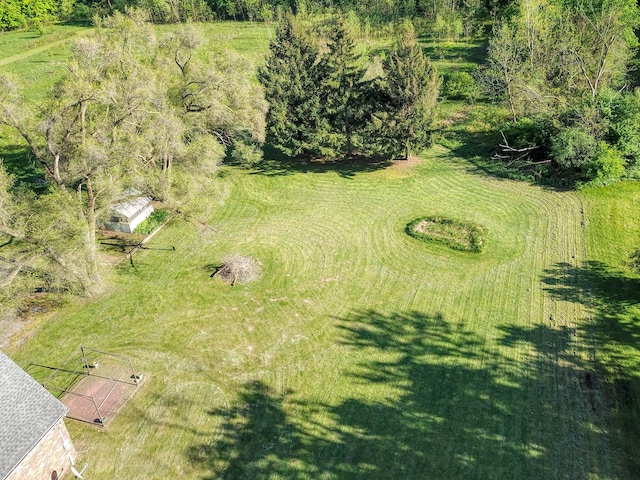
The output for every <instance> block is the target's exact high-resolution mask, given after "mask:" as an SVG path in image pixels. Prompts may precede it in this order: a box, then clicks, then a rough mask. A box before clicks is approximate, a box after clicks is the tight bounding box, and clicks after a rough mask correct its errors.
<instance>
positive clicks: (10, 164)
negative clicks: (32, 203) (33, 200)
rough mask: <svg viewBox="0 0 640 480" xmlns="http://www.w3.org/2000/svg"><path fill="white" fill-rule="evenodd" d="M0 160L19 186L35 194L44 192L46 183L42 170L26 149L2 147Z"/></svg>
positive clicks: (11, 146)
mask: <svg viewBox="0 0 640 480" xmlns="http://www.w3.org/2000/svg"><path fill="white" fill-rule="evenodd" d="M0 160H1V161H2V165H3V166H4V168H5V169H6V170H7V172H8V173H9V174H11V175H13V176H14V177H15V179H16V180H17V181H18V182H19V183H20V184H22V185H25V186H28V187H29V188H31V189H32V190H34V191H36V192H41V191H44V190H46V188H47V182H46V180H45V177H44V175H43V173H42V169H41V168H40V165H39V164H38V162H37V161H36V160H35V159H34V158H33V155H32V154H31V153H30V151H29V149H28V148H27V147H23V146H19V145H4V146H2V148H0Z"/></svg>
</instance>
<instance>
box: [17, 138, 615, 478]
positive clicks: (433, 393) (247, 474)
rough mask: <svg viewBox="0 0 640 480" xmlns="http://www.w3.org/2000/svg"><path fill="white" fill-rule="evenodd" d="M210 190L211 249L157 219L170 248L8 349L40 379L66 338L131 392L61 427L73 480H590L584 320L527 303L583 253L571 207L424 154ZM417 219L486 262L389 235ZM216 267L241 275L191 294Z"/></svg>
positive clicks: (163, 244)
mask: <svg viewBox="0 0 640 480" xmlns="http://www.w3.org/2000/svg"><path fill="white" fill-rule="evenodd" d="M225 182H229V183H230V184H232V185H233V190H232V194H231V197H230V198H228V199H227V201H226V203H225V205H224V206H221V207H220V209H219V211H218V212H217V213H216V214H215V215H214V217H213V218H211V220H210V222H209V224H210V226H211V227H213V228H215V229H216V231H215V232H214V231H211V230H207V229H204V230H198V229H197V228H196V227H194V226H192V225H190V224H184V223H180V222H177V223H174V224H170V225H169V226H168V227H167V228H166V229H165V230H163V231H161V232H160V233H159V234H158V235H157V236H156V237H154V239H153V241H152V242H151V245H150V246H152V247H157V248H167V247H172V246H175V247H176V250H175V252H174V251H165V250H147V251H142V252H138V253H136V255H135V257H134V260H135V268H133V267H131V266H130V265H123V266H122V267H121V268H120V269H118V270H117V272H116V273H115V277H114V278H113V279H112V282H113V285H112V288H111V290H110V292H109V293H107V294H105V295H104V296H102V297H101V298H98V299H95V300H94V301H91V302H88V303H87V304H85V305H78V306H72V307H69V308H67V309H65V310H64V311H62V312H60V314H59V315H57V316H56V318H55V319H53V320H52V321H50V322H48V323H47V324H46V325H44V326H43V328H42V330H41V331H39V332H38V333H37V334H36V335H35V336H34V337H33V339H32V340H30V341H29V342H28V343H27V344H26V345H25V346H24V347H23V348H21V349H20V351H19V352H17V354H16V359H17V360H18V361H19V362H20V363H21V364H23V365H24V364H27V363H29V362H32V361H34V362H37V363H42V362H49V363H56V362H57V361H62V360H63V359H64V358H66V356H67V355H68V354H69V352H70V351H71V350H73V349H75V348H77V346H78V345H79V344H80V343H84V344H86V345H90V346H93V347H94V348H99V349H104V350H108V351H113V352H116V353H121V354H126V355H130V356H131V357H132V358H133V359H134V362H135V365H136V367H137V368H138V369H140V370H141V371H142V372H144V374H145V375H146V376H147V379H146V380H145V385H144V386H143V387H142V388H141V389H140V391H139V392H138V393H136V395H135V397H134V399H133V400H132V401H131V402H130V403H129V404H128V405H127V406H126V407H125V408H124V410H123V411H122V413H121V415H120V417H119V418H118V419H117V420H116V421H115V422H113V423H112V424H111V425H110V426H109V427H108V428H107V429H106V430H105V431H99V430H97V429H93V428H90V427H87V426H86V425H78V424H75V423H71V424H70V425H69V426H70V429H71V432H72V436H73V438H74V439H75V442H76V445H77V447H78V448H79V450H80V452H81V454H82V459H81V460H80V461H85V460H86V461H88V462H89V463H90V471H91V478H94V479H100V478H105V479H106V478H114V477H115V478H130V479H143V478H158V476H159V475H160V476H163V477H164V478H169V477H171V476H176V475H185V476H187V477H189V478H218V476H225V477H228V478H363V479H364V478H379V479H384V478H389V479H392V478H415V479H418V478H424V475H425V472H429V478H433V479H450V478H477V479H481V478H482V479H485V478H500V479H508V478H513V479H522V478H531V479H539V478H612V468H613V467H612V464H611V462H612V460H613V459H612V458H611V456H610V453H609V450H608V443H607V436H606V435H604V433H603V425H602V423H601V419H600V418H599V416H598V414H597V413H598V412H599V410H598V409H599V403H598V402H599V401H600V400H599V399H598V398H597V396H596V395H591V396H590V393H589V392H588V391H586V390H585V389H587V390H588V388H587V387H586V386H585V385H584V382H583V380H582V379H583V377H584V374H585V371H587V370H588V369H589V365H588V362H587V359H588V347H589V341H588V339H587V338H585V335H584V331H583V327H584V322H585V320H586V319H587V318H588V317H587V316H586V314H585V308H584V307H583V306H582V305H581V304H580V303H579V302H570V301H565V299H564V298H563V297H562V295H553V294H552V293H551V292H549V291H548V288H547V282H548V278H547V277H548V272H549V271H554V270H555V269H570V268H574V267H578V266H579V265H581V262H582V261H583V260H584V258H585V257H584V255H585V244H584V237H583V235H582V229H581V216H580V211H581V203H580V200H579V198H578V197H577V196H576V195H574V194H571V193H556V192H548V191H544V190H542V189H539V188H536V187H530V186H527V185H524V184H520V183H515V182H510V181H499V180H491V179H487V178H484V177H482V176H480V175H478V174H476V173H474V172H472V171H469V167H468V165H467V164H466V163H464V162H461V161H457V160H455V159H454V158H452V157H451V155H450V153H449V152H448V151H447V150H445V149H443V148H435V149H434V150H433V151H431V152H430V153H429V154H428V155H427V156H426V157H425V159H424V160H422V161H420V162H419V163H418V164H416V165H415V166H413V167H412V166H410V165H407V164H403V163H400V164H398V165H396V166H393V167H390V168H388V169H385V170H380V171H372V172H361V173H357V172H355V171H354V170H350V171H343V172H333V171H325V172H322V171H314V172H312V171H307V172H292V171H283V170H272V171H271V172H268V171H267V172H262V174H255V175H251V174H247V173H246V172H242V171H236V170H230V171H229V173H228V175H227V176H226V177H225ZM424 214H433V215H445V216H450V217H454V218H461V219H465V220H470V221H473V222H476V223H479V224H481V225H484V226H486V227H487V229H488V230H489V232H490V235H489V241H488V245H487V249H486V251H485V252H484V253H483V254H480V255H474V254H464V253H458V252H454V251H451V250H449V249H447V248H446V247H440V246H436V245H428V244H425V243H423V242H419V241H416V240H415V239H413V238H410V237H409V236H408V235H406V234H405V233H404V227H405V225H406V223H407V222H408V221H410V220H412V219H413V218H416V217H418V216H420V215H424ZM229 253H240V254H244V255H253V256H255V257H256V258H257V259H258V260H260V261H261V262H262V264H263V278H262V279H261V280H260V281H258V282H256V283H253V284H250V285H247V286H237V287H233V288H231V287H229V286H227V285H224V284H222V283H220V282H219V281H217V280H216V279H211V278H210V277H209V275H210V272H211V269H212V266H213V265H216V264H218V263H219V262H220V261H221V260H222V258H223V257H224V256H225V255H227V254H229ZM593 412H595V413H593Z"/></svg>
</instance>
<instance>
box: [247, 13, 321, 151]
mask: <svg viewBox="0 0 640 480" xmlns="http://www.w3.org/2000/svg"><path fill="white" fill-rule="evenodd" d="M317 59H318V51H317V49H316V48H315V47H314V46H313V45H312V44H311V43H310V42H309V41H308V40H307V39H306V38H305V37H304V36H303V35H302V34H301V33H300V31H299V30H298V29H297V28H296V25H295V24H294V20H293V19H292V18H291V17H287V18H285V19H284V20H283V21H282V23H281V24H280V25H279V26H278V30H277V34H276V37H275V39H274V40H273V42H272V43H271V47H270V54H269V56H268V57H267V61H266V64H265V65H264V67H262V68H261V69H260V70H259V71H258V79H259V80H260V83H261V84H262V86H263V87H264V90H265V98H266V100H267V102H268V103H269V110H268V112H267V119H266V122H267V136H266V140H267V142H268V143H271V144H272V145H273V146H274V147H276V148H277V149H278V150H280V151H281V152H282V153H284V154H285V155H288V156H298V155H302V154H318V153H319V143H318V138H319V136H321V135H320V133H319V132H320V130H321V128H320V126H321V117H320V110H321V109H320V91H319V88H320V83H321V82H320V70H319V66H318V63H317Z"/></svg>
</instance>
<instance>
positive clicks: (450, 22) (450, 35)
mask: <svg viewBox="0 0 640 480" xmlns="http://www.w3.org/2000/svg"><path fill="white" fill-rule="evenodd" d="M463 32H464V27H463V21H462V17H461V16H460V14H459V13H457V12H455V11H454V12H448V13H447V14H445V15H441V14H437V15H436V18H435V21H434V24H433V33H434V34H435V35H436V36H437V37H438V39H439V40H440V41H443V40H458V39H459V38H460V37H461V36H462V34H463Z"/></svg>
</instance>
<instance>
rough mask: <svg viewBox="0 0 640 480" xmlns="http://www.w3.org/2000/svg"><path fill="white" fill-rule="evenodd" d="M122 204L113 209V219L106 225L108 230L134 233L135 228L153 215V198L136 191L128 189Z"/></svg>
mask: <svg viewBox="0 0 640 480" xmlns="http://www.w3.org/2000/svg"><path fill="white" fill-rule="evenodd" d="M122 200H124V201H122V202H120V203H117V204H115V205H114V206H112V207H111V218H110V219H109V221H107V222H105V223H104V228H105V229H106V230H112V231H114V232H124V233H133V231H134V230H135V228H136V227H137V226H138V225H140V224H141V223H142V222H143V221H144V220H146V219H147V218H149V215H151V214H152V213H153V205H152V204H151V198H150V197H145V196H143V195H142V193H141V192H140V191H138V190H135V189H128V190H126V191H125V193H124V195H123V196H122Z"/></svg>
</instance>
